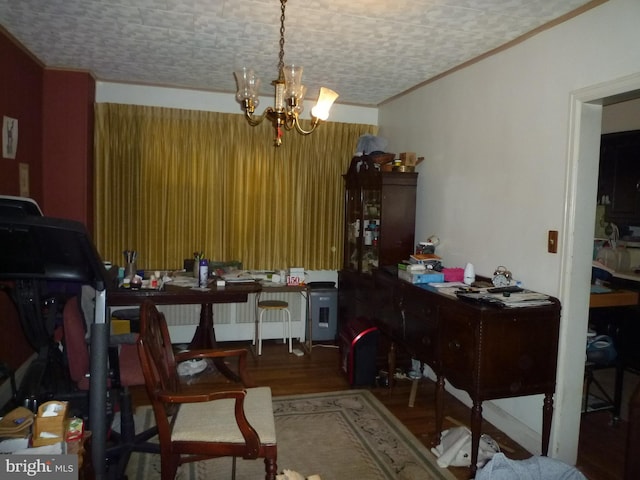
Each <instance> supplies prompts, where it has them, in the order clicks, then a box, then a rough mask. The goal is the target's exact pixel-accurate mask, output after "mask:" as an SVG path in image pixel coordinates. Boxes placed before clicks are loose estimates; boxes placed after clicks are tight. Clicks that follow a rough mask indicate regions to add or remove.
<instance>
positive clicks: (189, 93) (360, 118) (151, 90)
mask: <svg viewBox="0 0 640 480" xmlns="http://www.w3.org/2000/svg"><path fill="white" fill-rule="evenodd" d="M96 102H97V103H124V104H132V105H147V106H154V107H168V108H184V109H188V110H205V111H214V112H224V113H237V114H242V110H241V109H240V104H239V103H238V102H236V98H235V95H234V94H232V93H217V92H203V91H199V90H181V89H178V88H167V87H151V86H145V85H129V84H124V83H112V82H96ZM304 104H305V108H304V112H306V115H305V114H303V115H302V117H303V118H308V112H310V111H311V108H312V107H313V102H311V101H305V102H304ZM267 105H273V98H271V97H260V106H259V107H258V110H257V111H258V113H262V109H263V108H264V107H266V106H267ZM329 121H331V122H342V123H356V124H364V125H377V124H378V109H377V108H373V107H355V106H349V105H340V104H339V103H337V104H335V105H334V106H333V108H332V109H331V116H330V117H329ZM355 148H356V145H354V146H353V149H354V151H355Z"/></svg>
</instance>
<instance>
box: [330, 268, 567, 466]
mask: <svg viewBox="0 0 640 480" xmlns="http://www.w3.org/2000/svg"><path fill="white" fill-rule="evenodd" d="M339 295H340V315H341V318H342V319H343V320H345V319H348V318H352V317H353V316H365V317H368V318H371V319H372V320H374V321H375V323H376V324H377V325H378V327H379V328H380V330H381V331H382V333H383V334H384V335H385V336H387V337H388V338H389V339H390V340H391V342H392V347H393V346H397V347H399V348H402V349H405V350H407V351H408V352H409V353H410V354H411V356H412V357H414V358H416V359H418V360H420V361H422V362H424V363H426V364H427V365H429V366H430V367H431V368H432V369H433V371H434V372H435V374H436V377H437V379H436V395H435V404H436V430H437V431H436V436H435V438H434V443H436V444H437V443H439V439H440V434H441V432H442V424H443V417H444V413H443V412H444V387H445V380H446V381H448V382H449V383H450V384H451V385H453V386H454V387H456V388H458V389H461V390H464V391H465V392H467V393H468V394H469V396H470V397H471V400H472V402H473V406H472V408H471V421H470V426H471V432H472V459H471V473H472V475H475V470H476V463H477V457H478V445H479V442H480V435H481V424H482V402H483V401H484V400H492V399H499V398H508V397H519V396H525V395H534V394H544V402H543V406H542V411H543V425H542V449H541V451H542V454H543V455H546V454H547V451H548V446H549V434H550V431H551V419H552V413H553V395H554V392H555V383H556V361H557V353H558V336H559V326H560V302H559V301H558V300H557V299H554V298H552V299H551V300H552V304H550V305H545V306H539V307H527V308H499V307H496V306H491V305H483V304H479V303H470V302H467V301H464V300H460V299H458V298H457V297H455V296H451V295H445V294H443V293H438V292H437V291H434V290H432V289H429V287H427V286H426V285H412V284H410V283H408V282H405V281H402V280H399V279H397V278H396V277H395V276H394V275H393V274H391V273H388V272H386V271H384V270H377V271H375V272H374V273H373V275H371V276H362V275H360V276H358V275H354V274H352V273H350V272H340V274H339ZM389 358H390V361H391V362H393V355H390V356H389ZM389 368H390V371H393V370H392V369H393V368H395V365H393V363H392V365H390V366H389Z"/></svg>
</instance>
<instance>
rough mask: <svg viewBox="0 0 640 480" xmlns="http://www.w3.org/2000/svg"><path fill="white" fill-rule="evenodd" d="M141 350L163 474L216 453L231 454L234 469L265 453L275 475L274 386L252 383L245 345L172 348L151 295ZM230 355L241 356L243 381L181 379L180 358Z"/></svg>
mask: <svg viewBox="0 0 640 480" xmlns="http://www.w3.org/2000/svg"><path fill="white" fill-rule="evenodd" d="M138 353H139V355H140V361H141V364H142V371H143V373H144V377H145V384H146V389H147V393H148V396H149V399H150V401H151V405H152V407H153V412H154V415H155V420H156V423H157V426H158V438H159V442H160V453H161V457H162V458H161V478H162V480H172V479H173V478H174V477H175V475H176V471H177V469H178V466H180V465H182V464H184V463H188V462H194V461H200V460H206V459H210V458H216V457H233V458H234V460H233V466H234V470H235V458H236V457H241V458H244V459H256V458H264V463H265V479H266V480H275V478H276V470H277V464H276V459H277V447H276V431H275V420H274V415H273V404H272V400H271V389H270V388H269V387H252V382H251V380H250V379H249V376H248V374H247V372H246V358H247V350H244V349H235V350H222V349H212V350H191V351H186V352H180V353H177V354H174V352H173V347H172V345H171V341H170V338H169V331H168V329H167V323H166V320H165V318H164V315H163V314H162V313H160V312H159V311H158V310H157V308H156V307H155V305H154V304H153V303H152V302H151V301H148V300H147V301H145V302H144V303H143V304H142V305H141V308H140V336H139V338H138ZM231 357H237V360H238V372H237V374H238V376H239V378H240V380H241V381H242V384H240V385H233V384H229V383H226V384H225V385H223V388H221V389H213V388H212V389H211V391H204V389H202V388H199V389H198V390H197V391H196V390H194V389H192V388H189V386H185V385H183V384H181V382H180V378H179V375H178V370H177V364H178V363H179V362H182V361H188V360H193V359H214V360H215V359H218V360H220V359H223V358H231ZM251 387H252V388H251ZM233 478H235V471H234V472H233Z"/></svg>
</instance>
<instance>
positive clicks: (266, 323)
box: [158, 291, 307, 343]
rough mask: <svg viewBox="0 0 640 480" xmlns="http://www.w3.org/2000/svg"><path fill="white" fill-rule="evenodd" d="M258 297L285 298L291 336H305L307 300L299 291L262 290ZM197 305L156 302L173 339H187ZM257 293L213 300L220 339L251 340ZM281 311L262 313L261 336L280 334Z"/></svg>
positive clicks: (195, 322) (196, 317)
mask: <svg viewBox="0 0 640 480" xmlns="http://www.w3.org/2000/svg"><path fill="white" fill-rule="evenodd" d="M260 299H261V300H265V299H268V300H284V301H286V302H288V303H289V311H290V312H291V330H292V336H293V337H294V338H300V340H301V341H304V339H305V323H304V319H305V318H306V308H307V303H306V299H305V297H304V296H303V295H302V294H301V293H299V292H273V293H271V292H268V291H267V292H264V291H263V292H262V294H261V295H260ZM200 308H201V307H200V305H158V310H159V311H161V312H162V313H164V315H165V317H166V319H167V325H168V327H169V333H170V335H171V341H172V343H188V342H189V341H190V340H191V338H192V337H193V333H194V332H195V329H196V326H197V325H198V323H199V322H200ZM255 308H256V294H250V295H249V298H248V300H247V302H245V303H216V304H214V305H213V324H214V326H215V333H216V339H217V340H219V341H232V340H251V339H252V338H253V333H254V329H255V323H254V320H255V315H256V314H255ZM282 333H283V323H282V314H281V313H280V312H269V313H267V314H265V316H264V317H263V326H262V335H263V338H264V339H273V338H281V337H282Z"/></svg>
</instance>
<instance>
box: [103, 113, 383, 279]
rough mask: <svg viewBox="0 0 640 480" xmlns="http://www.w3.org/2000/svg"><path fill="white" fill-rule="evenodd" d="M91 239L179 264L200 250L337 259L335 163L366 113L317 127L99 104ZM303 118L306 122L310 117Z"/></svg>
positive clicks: (345, 154)
mask: <svg viewBox="0 0 640 480" xmlns="http://www.w3.org/2000/svg"><path fill="white" fill-rule="evenodd" d="M95 121H96V122H95V162H96V165H95V204H96V212H95V214H96V215H95V232H94V237H95V242H96V245H97V247H98V250H99V251H100V253H101V254H102V256H103V258H104V259H105V260H110V261H112V262H114V263H117V264H120V265H121V264H122V262H123V257H122V252H123V250H126V249H129V250H136V251H137V252H138V267H139V268H146V269H149V270H154V269H161V270H164V269H175V268H181V267H182V263H183V260H184V259H185V258H192V256H193V252H195V251H203V252H204V254H205V256H206V258H209V259H211V260H214V261H230V260H239V261H241V262H242V263H243V266H244V268H250V269H276V270H279V269H286V268H288V267H290V266H302V267H304V268H306V269H310V270H315V269H339V268H340V265H341V260H342V258H341V252H342V236H343V227H342V219H343V192H344V182H343V179H342V176H341V175H342V174H343V173H345V172H346V170H347V168H348V166H349V163H350V161H351V158H352V156H353V153H354V152H355V148H356V146H357V142H358V138H359V137H360V136H361V135H363V134H365V133H372V134H375V133H376V127H375V126H371V125H356V124H346V123H335V122H329V123H326V124H322V125H321V126H320V127H319V128H318V129H317V130H316V131H315V132H314V133H313V134H312V135H309V136H302V135H299V134H297V133H294V132H286V133H285V134H284V139H283V145H282V146H281V147H279V148H275V147H274V146H273V135H274V130H273V127H272V126H271V124H269V123H268V122H266V121H265V122H264V123H263V124H261V125H259V126H257V127H250V126H249V125H248V124H247V122H246V120H245V119H244V117H243V116H242V115H234V114H225V113H217V112H205V111H195V110H180V109H170V108H159V107H146V106H138V105H120V104H111V103H99V104H96V114H95ZM307 127H308V125H307Z"/></svg>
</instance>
